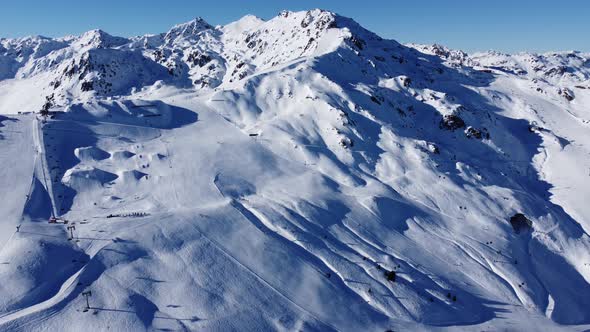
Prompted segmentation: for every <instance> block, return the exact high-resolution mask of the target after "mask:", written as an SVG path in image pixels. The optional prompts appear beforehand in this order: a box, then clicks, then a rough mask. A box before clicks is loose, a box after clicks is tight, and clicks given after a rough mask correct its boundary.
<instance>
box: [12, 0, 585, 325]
mask: <svg viewBox="0 0 590 332" xmlns="http://www.w3.org/2000/svg"><path fill="white" fill-rule="evenodd" d="M589 104H590V54H583V53H580V52H560V53H551V54H542V55H539V54H525V53H523V54H517V55H508V54H500V53H497V52H487V53H479V54H467V53H464V52H461V51H456V50H450V49H447V48H445V47H443V46H440V45H417V44H411V45H402V44H400V43H398V42H396V41H393V40H386V39H383V38H381V37H379V36H377V35H376V34H374V33H372V32H370V31H368V30H366V29H364V28H363V27H361V26H360V25H358V24H357V23H356V22H354V21H353V20H352V19H349V18H345V17H342V16H339V15H337V14H334V13H332V12H329V11H324V10H311V11H306V12H288V11H284V12H281V13H280V14H279V15H278V16H276V17H274V18H272V19H270V20H268V21H264V20H262V19H259V18H257V17H254V16H246V17H244V18H242V19H240V20H239V21H236V22H233V23H230V24H227V25H225V26H217V27H213V26H211V25H210V24H208V23H207V22H205V21H204V20H203V19H201V18H197V19H195V20H193V21H190V22H187V23H184V24H179V25H177V26H174V27H173V28H172V29H170V31H168V32H165V33H162V34H158V35H146V36H140V37H133V38H122V37H114V36H111V35H109V34H108V33H106V32H104V31H101V30H93V31H89V32H87V33H85V34H83V35H81V36H69V37H64V38H59V39H51V38H45V37H27V38H22V39H1V40H0V114H2V115H0V160H1V161H2V164H1V166H2V168H1V169H2V171H1V172H0V186H1V188H3V189H1V190H0V199H1V201H2V204H0V213H2V215H3V217H4V218H3V221H2V222H1V223H0V230H1V232H0V263H1V264H0V278H1V279H0V280H2V281H3V282H2V283H0V294H1V296H0V329H2V330H16V331H38V330H39V331H41V330H48V331H64V330H70V331H80V330H93V331H94V330H96V331H104V330H115V331H129V330H188V331H193V330H202V329H205V330H219V331H228V330H236V331H245V330H246V331H253V330H288V331H291V330H305V331H307V330H321V331H323V330H338V331H373V330H374V331H385V330H474V331H481V330H561V329H563V330H581V329H587V328H590V310H588V308H589V307H590V284H589V283H590V253H589V249H590V238H589V237H588V233H589V232H590V208H589V207H588V204H587V203H586V201H587V197H590V176H589V173H588V172H589V167H590V131H589V126H590V113H589V111H588V105H589ZM31 112H33V113H31ZM51 217H57V220H56V222H55V223H48V220H49V219H50V218H51ZM65 221H67V223H65ZM88 292H91V293H88ZM87 300H88V304H89V306H90V309H89V310H87V308H86V305H87V302H86V301H87Z"/></svg>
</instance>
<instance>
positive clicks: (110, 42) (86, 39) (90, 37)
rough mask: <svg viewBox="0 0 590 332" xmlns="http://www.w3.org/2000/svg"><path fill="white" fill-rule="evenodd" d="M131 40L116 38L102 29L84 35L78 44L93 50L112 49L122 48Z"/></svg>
mask: <svg viewBox="0 0 590 332" xmlns="http://www.w3.org/2000/svg"><path fill="white" fill-rule="evenodd" d="M128 42H129V40H128V39H127V38H123V37H115V36H112V35H110V34H108V33H107V32H105V31H103V30H101V29H94V30H90V31H87V32H85V33H84V34H82V35H81V36H80V37H79V39H78V41H77V44H79V45H80V46H82V47H86V46H90V47H93V48H110V47H116V46H121V45H123V44H126V43H128Z"/></svg>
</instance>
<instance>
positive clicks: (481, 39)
mask: <svg viewBox="0 0 590 332" xmlns="http://www.w3.org/2000/svg"><path fill="white" fill-rule="evenodd" d="M312 8H323V9H329V10H332V11H334V12H337V13H339V14H341V15H344V16H348V17H352V18H354V19H355V20H356V21H357V22H359V23H360V24H361V25H363V26H364V27H366V28H368V29H369V30H372V31H374V32H376V33H377V34H379V35H381V36H382V37H385V38H391V39H396V40H398V41H400V42H404V43H405V42H417V43H435V42H436V43H441V44H444V45H447V46H449V47H452V48H460V49H464V50H466V51H476V50H487V49H495V50H500V51H505V52H515V51H520V50H525V51H536V52H542V51H549V50H574V49H575V50H580V51H585V52H590V0H561V1H557V0H536V1H532V0H511V1H507V0H487V1H486V0H424V1H420V0H405V1H398V0H374V1H371V0H354V1H351V0H316V1H308V0H296V1H295V0H292V1H286V0H274V1H247V0H207V1H198V0H192V1H191V0H157V1H154V0H75V1H74V0H6V1H3V3H2V4H1V5H0V37H21V36H26V35H37V34H40V35H45V36H50V37H55V36H64V35H67V34H80V33H82V32H84V31H87V30H90V29H94V28H100V29H103V30H105V31H107V32H109V33H111V34H114V35H121V36H133V35H140V34H146V33H158V32H164V31H166V30H168V29H169V28H170V26H172V25H174V24H176V23H181V22H185V21H188V20H190V19H192V18H194V17H196V16H201V17H203V18H204V19H205V20H206V21H208V22H209V23H210V24H213V25H217V24H225V23H228V22H231V21H234V20H236V19H238V18H240V17H242V16H243V15H245V14H254V15H256V16H259V17H261V18H264V19H268V18H271V17H273V16H274V15H276V14H277V13H278V12H279V11H280V10H281V9H289V10H305V9H312Z"/></svg>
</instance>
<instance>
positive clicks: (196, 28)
mask: <svg viewBox="0 0 590 332" xmlns="http://www.w3.org/2000/svg"><path fill="white" fill-rule="evenodd" d="M210 29H213V26H212V25H210V24H209V23H207V21H205V20H204V19H203V18H201V17H196V18H194V19H192V20H190V21H188V22H185V23H181V24H177V25H175V26H173V27H172V29H170V30H169V31H168V32H167V33H166V36H165V39H166V40H172V39H176V38H178V37H191V36H194V35H197V34H198V33H199V32H201V31H205V30H210Z"/></svg>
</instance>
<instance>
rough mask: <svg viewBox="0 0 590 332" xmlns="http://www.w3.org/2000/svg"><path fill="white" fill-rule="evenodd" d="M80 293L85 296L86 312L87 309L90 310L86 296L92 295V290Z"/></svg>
mask: <svg viewBox="0 0 590 332" xmlns="http://www.w3.org/2000/svg"><path fill="white" fill-rule="evenodd" d="M82 295H83V296H84V297H85V298H86V308H84V312H87V311H88V310H90V302H89V301H88V298H89V297H91V296H92V292H91V291H86V292H82Z"/></svg>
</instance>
